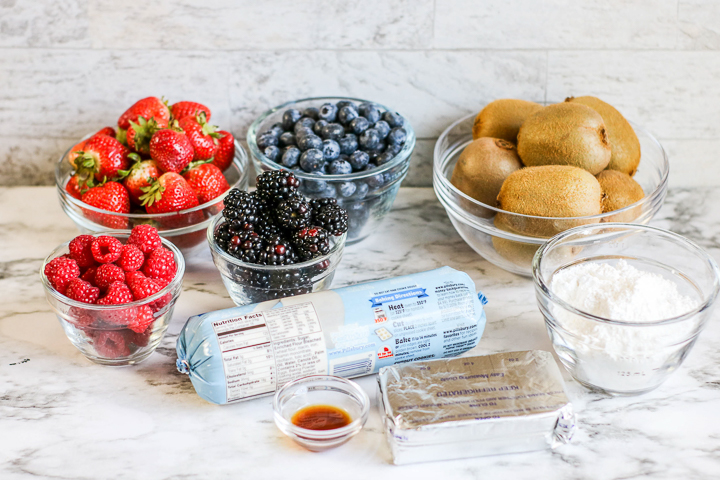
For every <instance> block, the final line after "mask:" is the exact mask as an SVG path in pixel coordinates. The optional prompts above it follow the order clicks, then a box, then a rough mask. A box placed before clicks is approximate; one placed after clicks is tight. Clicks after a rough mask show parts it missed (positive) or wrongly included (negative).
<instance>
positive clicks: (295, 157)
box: [282, 145, 302, 168]
mask: <svg viewBox="0 0 720 480" xmlns="http://www.w3.org/2000/svg"><path fill="white" fill-rule="evenodd" d="M301 153H302V152H300V149H299V148H297V147H296V146H294V145H293V146H291V147H288V148H287V149H286V150H285V153H283V156H282V164H283V165H284V166H286V167H288V168H293V167H295V166H297V164H298V161H299V160H300V154H301Z"/></svg>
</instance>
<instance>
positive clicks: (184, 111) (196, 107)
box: [170, 101, 210, 120]
mask: <svg viewBox="0 0 720 480" xmlns="http://www.w3.org/2000/svg"><path fill="white" fill-rule="evenodd" d="M170 111H171V112H172V116H173V118H174V119H175V120H182V119H183V118H185V117H195V116H196V115H197V114H198V113H200V112H203V113H204V114H205V117H206V119H207V120H210V109H209V108H207V107H206V106H205V105H203V104H201V103H197V102H187V101H183V102H177V103H175V104H173V105H171V106H170Z"/></svg>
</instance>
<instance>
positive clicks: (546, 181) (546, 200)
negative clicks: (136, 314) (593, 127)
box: [496, 165, 602, 237]
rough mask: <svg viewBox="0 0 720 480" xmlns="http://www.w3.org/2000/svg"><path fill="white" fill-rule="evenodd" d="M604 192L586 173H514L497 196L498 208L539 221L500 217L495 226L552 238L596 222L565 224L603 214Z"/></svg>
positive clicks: (560, 168) (556, 168)
mask: <svg viewBox="0 0 720 480" xmlns="http://www.w3.org/2000/svg"><path fill="white" fill-rule="evenodd" d="M601 200H602V189H601V188H600V184H599V183H598V181H597V179H596V178H595V177H594V176H592V175H591V174H590V173H588V172H587V171H586V170H584V169H582V168H577V167H571V166H566V165H544V166H540V167H526V168H523V169H521V170H517V171H515V172H513V173H511V174H510V175H509V176H508V177H507V178H506V179H505V181H504V182H503V184H502V187H501V188H500V193H499V194H498V206H499V207H500V208H501V209H503V210H506V211H508V212H514V213H520V214H523V215H532V216H537V217H561V218H548V219H547V220H545V219H538V218H526V217H521V216H517V215H509V214H505V213H498V214H497V215H496V222H503V225H504V226H505V228H504V229H505V230H508V231H511V232H515V233H520V234H522V235H530V236H534V237H551V236H553V235H555V234H556V233H558V232H561V231H563V230H567V229H568V228H572V227H576V226H578V225H585V224H587V223H597V222H599V220H596V219H583V220H580V219H577V218H573V219H572V220H563V218H565V217H586V216H592V215H599V214H600V213H602V205H601Z"/></svg>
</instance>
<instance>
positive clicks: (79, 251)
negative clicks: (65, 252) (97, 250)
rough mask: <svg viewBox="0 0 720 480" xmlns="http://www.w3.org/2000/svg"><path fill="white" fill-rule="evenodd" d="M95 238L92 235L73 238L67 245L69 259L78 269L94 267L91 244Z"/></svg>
mask: <svg viewBox="0 0 720 480" xmlns="http://www.w3.org/2000/svg"><path fill="white" fill-rule="evenodd" d="M94 241H95V237H93V236H92V235H78V236H77V237H75V238H73V239H72V240H71V241H70V244H69V245H68V249H69V250H70V258H72V259H73V260H75V263H77V264H78V267H80V268H87V267H92V266H94V265H95V259H94V258H93V254H92V244H93V242H94Z"/></svg>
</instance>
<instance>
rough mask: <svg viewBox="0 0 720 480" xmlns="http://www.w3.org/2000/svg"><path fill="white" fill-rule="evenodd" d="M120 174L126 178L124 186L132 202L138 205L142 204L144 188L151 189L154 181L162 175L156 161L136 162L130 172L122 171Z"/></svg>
mask: <svg viewBox="0 0 720 480" xmlns="http://www.w3.org/2000/svg"><path fill="white" fill-rule="evenodd" d="M118 173H119V174H120V175H121V176H123V177H124V179H123V185H125V188H127V191H128V194H129V195H130V201H131V202H133V203H135V204H137V205H140V204H141V200H140V197H142V196H143V195H144V194H145V192H144V191H143V188H147V187H149V186H150V185H151V184H152V182H153V180H155V179H157V178H158V177H160V175H162V171H160V167H158V164H157V162H156V161H155V160H143V161H141V162H136V163H135V164H134V165H133V166H132V167H130V170H121V171H120V172H118Z"/></svg>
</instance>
